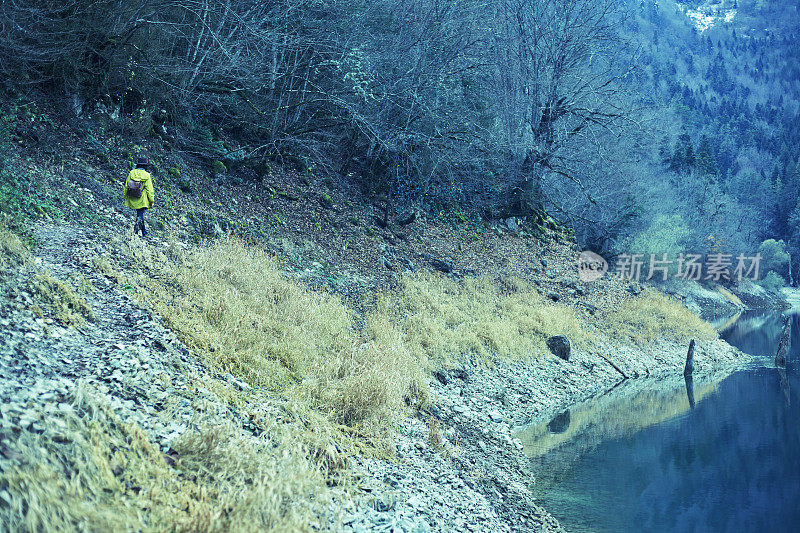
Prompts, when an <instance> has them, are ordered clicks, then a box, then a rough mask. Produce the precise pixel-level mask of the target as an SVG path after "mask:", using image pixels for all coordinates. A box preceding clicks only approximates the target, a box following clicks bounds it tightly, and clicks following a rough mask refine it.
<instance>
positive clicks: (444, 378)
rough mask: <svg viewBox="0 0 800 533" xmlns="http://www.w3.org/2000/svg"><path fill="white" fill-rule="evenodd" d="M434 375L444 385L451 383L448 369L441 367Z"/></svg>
mask: <svg viewBox="0 0 800 533" xmlns="http://www.w3.org/2000/svg"><path fill="white" fill-rule="evenodd" d="M433 377H435V378H436V379H437V380H438V381H439V383H441V384H442V385H447V384H448V383H450V377H449V376H448V375H447V371H446V370H443V369H441V368H440V369H439V370H436V371H434V373H433Z"/></svg>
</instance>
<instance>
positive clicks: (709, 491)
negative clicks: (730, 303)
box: [519, 310, 800, 532]
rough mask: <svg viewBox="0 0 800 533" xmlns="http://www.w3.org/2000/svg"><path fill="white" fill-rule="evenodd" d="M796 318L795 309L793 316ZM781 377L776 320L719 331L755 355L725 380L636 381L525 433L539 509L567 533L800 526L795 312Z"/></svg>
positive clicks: (748, 320) (748, 319) (759, 315)
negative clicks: (776, 362) (776, 359)
mask: <svg viewBox="0 0 800 533" xmlns="http://www.w3.org/2000/svg"><path fill="white" fill-rule="evenodd" d="M797 311H798V312H800V310H797ZM791 317H792V345H791V349H790V356H789V363H788V365H787V369H786V371H785V372H782V371H779V370H778V369H776V368H775V367H774V365H773V363H772V359H773V357H774V354H775V350H776V347H777V344H778V340H779V337H780V332H781V317H780V315H779V314H778V313H764V312H745V313H743V314H742V315H741V316H739V317H738V319H736V320H735V321H723V322H722V323H721V325H722V327H724V329H723V330H722V331H721V336H722V337H723V338H725V339H726V340H727V341H728V342H730V343H731V344H733V345H735V346H737V347H738V348H740V349H741V350H743V351H745V352H747V353H750V354H752V355H753V356H755V360H754V362H753V363H752V364H750V365H748V366H747V367H746V368H744V369H742V370H740V371H737V372H735V373H734V374H732V375H730V376H727V377H725V378H724V379H721V378H716V379H715V378H713V377H711V378H704V379H699V378H697V379H695V380H693V381H692V382H688V383H687V382H685V381H684V379H683V376H675V377H674V378H670V379H666V380H659V381H657V382H653V381H649V380H633V381H632V382H629V383H626V384H624V385H623V386H621V387H618V388H617V389H615V390H614V391H612V392H611V393H609V394H607V395H605V396H602V397H600V398H593V399H591V400H589V401H587V402H584V403H583V404H578V405H575V406H573V407H571V408H570V409H569V410H568V411H565V412H563V413H560V414H559V415H558V416H556V417H555V418H553V419H552V420H547V421H541V422H540V423H537V424H533V425H531V426H528V427H527V428H525V429H524V430H523V431H522V432H521V433H520V434H519V438H520V439H521V440H522V441H523V444H524V446H525V452H526V454H527V455H528V457H529V458H530V461H531V464H532V467H533V471H534V473H535V481H534V483H532V489H533V490H534V493H535V495H536V497H537V499H538V500H539V502H540V503H541V504H542V505H543V506H544V507H545V508H546V509H548V510H549V511H550V512H551V513H552V514H553V515H554V516H555V517H556V518H558V519H559V521H560V522H561V523H562V525H563V526H564V527H565V529H567V530H568V531H760V532H768V531H769V532H773V531H778V532H780V531H787V532H788V531H798V530H800V314H795V315H791Z"/></svg>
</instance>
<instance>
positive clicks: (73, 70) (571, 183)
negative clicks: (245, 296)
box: [0, 0, 800, 278]
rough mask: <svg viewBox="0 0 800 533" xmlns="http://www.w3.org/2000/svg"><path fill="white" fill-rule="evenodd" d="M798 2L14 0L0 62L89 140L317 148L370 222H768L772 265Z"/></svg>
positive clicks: (790, 188)
mask: <svg viewBox="0 0 800 533" xmlns="http://www.w3.org/2000/svg"><path fill="white" fill-rule="evenodd" d="M798 20H800V15H799V14H798V12H797V7H796V6H793V5H789V4H785V3H782V2H765V1H753V0H744V1H741V2H736V1H728V0H725V1H722V2H718V3H709V2H689V3H676V2H673V1H664V2H652V1H649V0H648V1H639V0H635V1H628V2H611V1H605V0H604V1H600V2H597V1H589V0H557V1H546V0H503V1H501V2H492V3H489V4H487V3H484V2H476V1H472V0H460V1H458V2H446V3H445V2H437V1H427V0H423V1H418V2H404V3H401V4H398V3H397V2H391V1H383V0H378V1H370V2H350V1H339V0H333V1H330V2H318V1H314V0H312V1H306V2H292V1H287V2H263V1H236V2H210V1H208V0H142V1H140V2H135V3H123V4H120V3H117V2H111V1H110V0H102V1H99V2H84V1H72V2H66V3H65V2H55V1H44V2H40V1H37V2H32V1H18V2H13V3H6V4H3V7H2V26H3V32H2V36H1V37H0V55H2V59H3V61H2V64H1V65H2V66H0V69H2V72H3V74H4V78H5V82H4V85H5V93H6V96H5V99H6V101H7V102H8V103H9V104H11V103H13V102H16V103H17V104H20V103H24V102H27V101H30V100H31V99H35V98H41V97H47V98H49V99H50V100H51V101H53V100H55V101H57V102H59V104H58V108H59V109H60V110H61V111H62V112H63V113H64V115H65V116H71V117H72V118H73V122H75V124H80V128H81V129H82V131H84V132H85V134H86V135H89V136H90V137H91V138H92V139H93V140H94V141H93V142H96V144H97V145H98V150H99V151H100V152H102V151H103V138H104V137H106V136H107V135H108V134H109V133H110V132H112V131H113V132H120V131H121V132H123V133H124V134H125V135H128V136H130V138H132V139H136V138H139V139H141V138H147V139H154V140H156V141H158V142H161V143H163V145H164V146H165V147H166V148H167V149H168V150H171V151H177V152H180V153H183V154H188V155H191V156H196V157H198V158H200V160H202V161H204V162H205V164H206V165H207V168H208V170H209V171H211V170H213V168H212V165H213V164H214V162H215V161H219V162H221V163H222V164H224V165H225V167H224V168H226V170H227V169H230V170H231V171H232V174H233V175H236V176H238V177H239V178H240V179H243V180H250V181H254V180H257V179H258V178H259V177H261V176H262V175H264V174H265V173H266V172H267V169H269V168H270V165H274V164H275V162H277V163H278V164H288V165H292V166H295V167H296V168H298V169H300V170H303V171H305V170H307V169H309V168H311V169H312V170H313V173H315V175H319V176H322V175H324V176H327V178H326V179H332V180H333V181H336V182H339V183H343V184H344V183H347V184H349V185H353V184H355V185H358V186H360V187H361V189H362V191H363V192H364V193H365V194H367V195H368V196H372V197H374V198H376V199H378V200H379V201H382V202H384V203H385V208H386V219H387V221H388V219H389V218H391V217H392V216H398V215H399V214H400V213H401V212H404V213H407V212H408V211H409V209H411V210H421V211H423V212H427V213H429V214H433V213H439V212H441V211H442V210H445V211H447V210H450V211H457V212H462V211H463V212H465V213H467V214H468V215H470V216H471V217H473V218H475V219H480V218H483V219H492V218H506V217H508V216H517V217H523V218H524V219H525V220H526V221H527V223H528V224H529V225H530V226H531V227H532V228H536V227H538V225H539V224H541V223H543V222H545V221H546V220H547V217H548V216H550V217H552V218H554V219H555V220H557V221H559V222H560V223H562V224H563V225H565V226H567V227H569V228H570V229H572V230H573V231H574V232H575V234H576V236H577V239H578V241H579V243H580V244H581V245H583V246H585V247H588V248H592V249H594V250H596V251H598V252H601V253H603V254H604V255H606V256H613V255H614V254H619V253H642V254H649V253H659V254H660V253H670V254H677V253H679V252H681V251H685V252H687V253H689V252H691V253H700V254H702V253H707V252H709V251H716V252H724V253H731V254H734V255H735V254H737V253H747V254H749V255H754V254H755V253H756V251H758V249H759V246H761V243H762V242H763V241H765V240H768V239H774V240H776V241H780V240H783V241H784V242H785V249H784V245H783V244H781V243H780V242H776V243H775V244H774V245H772V244H771V245H768V248H770V250H771V252H772V255H773V256H776V257H779V259H780V260H778V261H777V263H776V264H770V265H767V266H768V267H769V268H772V269H774V270H776V271H777V272H778V273H779V274H780V275H781V276H783V277H784V278H787V277H788V275H789V272H788V257H787V256H786V255H785V252H786V251H788V252H790V253H791V254H792V256H796V255H798V252H800V237H798V235H797V232H796V231H793V228H796V227H797V223H798V222H800V209H798V204H797V191H798V187H799V185H798V179H800V178H798V165H800V152H799V151H798V137H800V126H799V125H798V124H799V123H800V122H799V121H798V105H799V101H800V100H799V98H800V94H799V93H800V84H798V82H797V80H798V75H799V74H800V66H799V65H798V62H797V57H798V54H797V52H798V44H797V37H796V36H797V33H798V32H797V29H798ZM698 28H699V29H698ZM108 117H111V119H109V118H108ZM12 126H13V127H10V128H7V129H6V130H5V131H4V133H5V135H6V137H7V136H9V135H11V136H12V137H14V138H29V137H30V135H29V133H30V132H27V133H26V131H19V130H20V126H19V125H18V124H12ZM26 128H27V129H30V128H29V127H28V126H26V127H23V128H22V130H25V129H26ZM26 136H27V137H26ZM37 139H38V137H37ZM41 142H43V143H46V140H42V141H41ZM795 268H796V265H795Z"/></svg>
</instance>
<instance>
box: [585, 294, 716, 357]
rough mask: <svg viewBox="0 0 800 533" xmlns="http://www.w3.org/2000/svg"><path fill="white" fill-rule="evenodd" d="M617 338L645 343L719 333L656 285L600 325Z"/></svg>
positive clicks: (705, 337)
mask: <svg viewBox="0 0 800 533" xmlns="http://www.w3.org/2000/svg"><path fill="white" fill-rule="evenodd" d="M598 325H599V326H600V327H601V328H602V329H604V330H605V331H606V332H607V333H608V334H609V335H611V336H613V337H624V338H626V339H632V340H633V341H634V342H635V343H636V344H639V345H643V344H647V343H651V342H653V341H656V340H658V339H674V340H678V341H685V340H687V339H688V338H689V337H695V338H698V339H716V338H717V336H718V335H717V332H716V331H715V330H714V328H713V327H712V326H711V325H710V324H709V323H708V322H705V321H704V320H702V319H701V318H700V317H698V316H697V315H696V314H694V313H693V312H691V311H690V310H689V309H687V308H686V307H684V306H683V305H682V304H681V303H680V302H678V301H677V300H674V299H673V298H670V297H669V296H667V295H665V294H663V293H661V292H659V291H657V290H655V289H652V288H649V287H648V288H646V289H645V290H644V291H643V292H642V293H641V294H640V295H639V296H638V297H636V298H629V299H628V300H626V301H625V302H624V303H623V304H622V305H621V306H620V307H619V308H618V309H616V310H614V311H612V312H610V313H608V315H607V316H606V317H605V318H604V319H603V321H602V322H600V323H599V324H598Z"/></svg>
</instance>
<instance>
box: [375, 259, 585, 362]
mask: <svg viewBox="0 0 800 533" xmlns="http://www.w3.org/2000/svg"><path fill="white" fill-rule="evenodd" d="M378 315H379V316H381V315H382V316H384V317H385V318H384V319H383V322H382V323H378V322H376V321H375V320H369V321H368V322H367V329H368V330H369V331H370V332H371V334H373V335H382V334H386V333H385V331H386V330H387V324H388V325H389V326H388V327H391V328H394V329H396V331H397V332H398V333H397V334H398V335H399V336H401V337H402V339H403V344H405V345H406V348H407V349H408V350H409V351H411V353H412V354H414V355H415V356H416V357H418V358H421V359H423V360H424V359H428V360H430V361H435V362H437V363H442V362H444V363H448V362H450V361H451V360H452V359H453V357H458V356H466V357H470V358H473V359H476V360H478V361H482V362H489V361H491V360H492V359H493V358H495V357H506V358H515V357H527V356H540V355H543V354H545V353H548V350H547V347H546V344H545V341H546V340H547V338H548V337H549V336H551V335H559V334H561V335H567V336H568V337H569V338H570V340H571V341H572V343H573V344H576V345H578V346H580V344H581V343H583V342H586V341H588V340H589V339H590V334H589V333H588V332H587V330H586V329H585V328H584V327H583V325H582V324H581V322H580V321H579V319H578V317H577V316H576V314H575V312H574V311H573V310H572V309H570V308H568V307H565V306H562V305H558V304H555V303H552V302H550V301H548V300H546V299H545V298H543V297H542V296H541V295H540V294H539V292H538V291H537V290H536V289H535V287H534V286H532V285H530V284H528V283H526V282H524V281H522V280H519V279H510V280H503V282H502V283H501V282H499V281H496V280H492V279H489V278H488V277H478V278H467V279H464V280H462V281H454V280H452V279H450V278H447V277H444V276H440V275H435V274H412V275H408V276H406V277H404V278H403V279H402V281H401V285H400V288H399V289H398V290H397V291H396V292H394V293H389V294H385V295H384V296H383V297H381V298H380V299H379V301H378Z"/></svg>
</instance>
